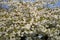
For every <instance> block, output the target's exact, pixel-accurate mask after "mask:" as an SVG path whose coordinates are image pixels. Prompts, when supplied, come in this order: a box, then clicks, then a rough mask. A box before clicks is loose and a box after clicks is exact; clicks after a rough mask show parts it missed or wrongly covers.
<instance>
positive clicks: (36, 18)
mask: <svg viewBox="0 0 60 40" xmlns="http://www.w3.org/2000/svg"><path fill="white" fill-rule="evenodd" d="M8 4H9V3H8ZM40 5H41V6H40ZM0 40H60V9H59V8H54V9H50V8H44V7H43V4H42V3H40V4H39V2H35V3H29V2H26V3H20V2H15V3H14V2H13V3H11V4H10V5H9V9H8V10H6V9H5V7H4V8H2V7H1V8H0Z"/></svg>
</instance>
